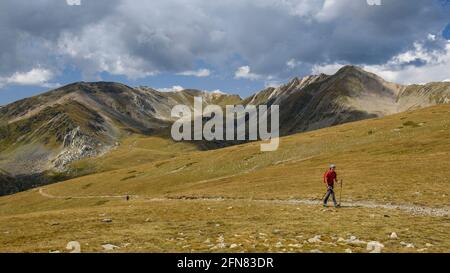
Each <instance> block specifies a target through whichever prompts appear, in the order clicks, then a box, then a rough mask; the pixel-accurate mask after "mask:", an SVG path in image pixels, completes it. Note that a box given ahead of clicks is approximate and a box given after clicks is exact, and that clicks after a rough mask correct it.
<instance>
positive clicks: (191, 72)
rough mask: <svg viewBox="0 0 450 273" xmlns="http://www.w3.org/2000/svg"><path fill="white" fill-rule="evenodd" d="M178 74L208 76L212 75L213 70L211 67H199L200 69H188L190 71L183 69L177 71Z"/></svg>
mask: <svg viewBox="0 0 450 273" xmlns="http://www.w3.org/2000/svg"><path fill="white" fill-rule="evenodd" d="M177 75H182V76H193V77H199V78H202V77H208V76H209V75H211V71H210V70H209V69H199V70H188V71H183V72H180V73H177Z"/></svg>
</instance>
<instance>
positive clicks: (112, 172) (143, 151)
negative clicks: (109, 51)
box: [0, 105, 450, 252]
mask: <svg viewBox="0 0 450 273" xmlns="http://www.w3.org/2000/svg"><path fill="white" fill-rule="evenodd" d="M449 126H450V105H441V106H434V107H430V108H426V109H421V110H417V111H412V112H406V113H402V114H397V115H393V116H388V117H384V118H379V119H371V120H365V121H360V122H355V123H349V124H345V125H340V126H337V127H332V128H327V129H322V130H318V131H313V132H308V133H303V134H297V135H292V136H288V137H284V138H282V139H281V145H280V149H279V150H278V151H277V152H272V153H261V152H260V150H259V144H260V143H257V142H255V143H250V144H244V145H239V146H233V147H228V148H224V149H220V150H213V151H195V148H194V147H189V146H185V144H182V143H178V144H170V143H165V141H164V140H152V141H149V140H148V139H145V138H140V137H133V138H130V139H129V140H127V142H125V143H124V144H122V145H121V147H119V148H118V149H117V150H116V151H114V152H112V153H111V154H108V155H105V156H104V157H102V158H100V159H99V160H98V161H97V162H95V163H93V162H89V160H86V161H84V162H83V163H79V164H80V167H79V168H80V169H82V168H89V167H92V166H94V167H95V168H98V170H104V171H103V172H101V173H98V174H94V175H89V176H84V177H80V178H77V179H73V180H69V181H65V182H62V183H58V184H54V185H50V186H46V187H45V189H35V190H31V191H27V192H23V193H19V194H16V195H12V196H7V197H1V198H0V232H4V234H7V235H5V236H2V237H1V238H0V245H1V247H0V251H11V250H13V251H49V250H64V246H65V243H67V242H68V241H70V240H79V241H81V242H82V243H84V244H85V245H84V246H83V248H84V249H85V250H86V251H102V247H101V244H102V243H113V244H115V245H118V246H120V247H121V248H120V249H117V251H182V252H185V251H311V250H316V249H318V250H321V251H344V250H346V249H351V250H352V251H356V252H364V251H366V250H365V246H366V245H365V244H363V243H355V242H354V240H353V241H352V240H347V239H348V238H349V237H350V236H356V237H358V238H361V240H363V241H366V242H367V241H370V240H376V241H380V242H381V243H383V244H384V245H385V251H394V252H416V251H421V252H435V251H437V252H448V251H449V250H450V240H449V238H450V236H449V230H450V229H449V227H450V224H449V223H450V221H449V220H450V219H449V216H448V211H449V205H450V204H449V201H448V200H449V198H448V197H449V195H450V189H449V187H448V185H449V182H450V181H449V178H448V165H449V163H450V155H449V154H450V130H449ZM173 145H175V146H173ZM176 145H179V146H178V147H177V146H176ZM153 151H154V153H152V152H153ZM147 153H148V154H147ZM155 155H157V156H155ZM331 162H333V163H335V164H337V166H338V169H337V171H338V176H339V178H343V179H344V191H343V194H342V199H343V205H344V208H343V209H342V210H335V209H322V208H321V207H319V206H318V205H316V203H315V202H316V201H314V200H319V199H320V198H321V197H322V195H323V193H324V186H323V184H322V182H321V178H322V174H323V172H324V171H325V170H326V168H327V166H328V164H329V163H331ZM83 164H85V165H84V166H82V165H83ZM126 194H129V195H131V196H132V200H131V201H129V202H126V201H125V200H124V198H123V197H121V196H123V195H126ZM224 198H225V199H224ZM286 200H291V201H290V202H289V201H286ZM346 204H347V205H346ZM358 204H359V205H358ZM391 204H393V205H399V207H398V208H397V209H393V208H396V207H392V208H391V207H389V205H391ZM405 208H406V209H405ZM407 208H410V209H407ZM417 208H419V209H420V208H427V209H430V210H429V211H433V210H432V209H433V208H434V209H438V210H439V209H440V210H441V211H442V210H443V211H444V214H439V215H435V214H433V213H422V214H421V215H418V214H415V213H414V211H415V210H416V209H417ZM419 212H420V211H419ZM103 218H111V219H112V220H113V222H112V223H109V224H108V223H103V222H102V221H101V220H102V219H103ZM355 223H358V224H355ZM392 232H396V233H398V235H399V239H398V240H395V239H389V237H388V235H389V234H390V233H392ZM94 233H95V234H96V236H91V235H90V234H94ZM55 234H57V235H58V236H55ZM316 235H321V236H322V237H321V242H318V241H317V240H312V242H309V241H308V239H309V238H311V237H314V236H316ZM221 236H223V237H224V238H225V239H224V240H225V245H226V247H225V248H221V247H222V246H223V245H221V244H220V241H222V239H221ZM92 237H96V238H92ZM340 237H341V238H342V240H340V239H339V238H340ZM208 239H209V240H208ZM343 240H344V241H343ZM345 240H347V241H345ZM401 242H403V243H413V244H414V246H415V247H414V248H412V247H406V245H405V244H402V243H401ZM233 244H236V245H237V246H235V245H233ZM218 245H219V247H217V246H218ZM300 245H301V247H300ZM232 246H233V247H232ZM230 247H231V248H230Z"/></svg>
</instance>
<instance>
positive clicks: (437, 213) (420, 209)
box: [39, 188, 450, 217]
mask: <svg viewBox="0 0 450 273" xmlns="http://www.w3.org/2000/svg"><path fill="white" fill-rule="evenodd" d="M44 190H45V188H40V189H39V194H40V195H41V196H43V197H46V198H51V199H95V198H100V199H110V198H120V199H125V198H126V196H127V195H98V196H92V195H91V196H89V195H86V196H55V195H52V194H48V193H46V192H45V191H44ZM128 196H129V197H130V198H132V199H142V200H144V201H146V202H163V201H210V202H224V201H243V202H255V203H270V204H285V205H314V206H320V205H322V201H321V200H314V199H244V198H230V197H195V196H183V197H160V198H151V197H145V196H138V195H128ZM347 207H353V208H358V207H360V208H371V209H387V210H402V211H405V212H407V213H410V214H414V215H426V216H434V217H448V216H450V208H449V207H445V208H432V207H424V206H417V205H410V204H392V203H378V202H374V201H345V200H344V201H343V202H342V208H347Z"/></svg>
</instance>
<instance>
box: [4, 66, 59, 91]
mask: <svg viewBox="0 0 450 273" xmlns="http://www.w3.org/2000/svg"><path fill="white" fill-rule="evenodd" d="M53 77H54V74H53V72H51V71H50V70H48V69H44V68H33V69H31V70H30V71H27V72H15V73H14V74H12V75H11V76H9V77H6V78H0V86H5V85H35V86H42V87H49V88H52V87H56V86H58V85H59V84H56V83H50V82H49V81H50V80H51V79H52V78H53Z"/></svg>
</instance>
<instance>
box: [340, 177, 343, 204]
mask: <svg viewBox="0 0 450 273" xmlns="http://www.w3.org/2000/svg"><path fill="white" fill-rule="evenodd" d="M343 185H344V179H341V192H340V193H339V206H341V201H342V187H343Z"/></svg>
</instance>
